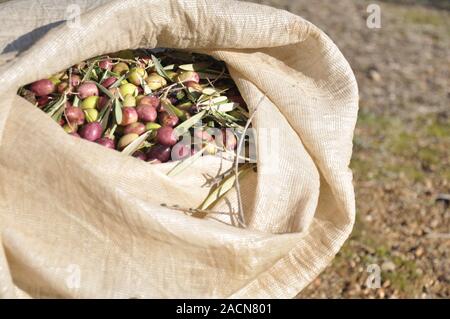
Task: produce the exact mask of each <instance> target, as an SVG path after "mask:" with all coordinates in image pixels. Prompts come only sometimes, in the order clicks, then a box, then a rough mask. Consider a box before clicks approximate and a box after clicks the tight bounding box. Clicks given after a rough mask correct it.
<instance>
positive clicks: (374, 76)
mask: <svg viewBox="0 0 450 319" xmlns="http://www.w3.org/2000/svg"><path fill="white" fill-rule="evenodd" d="M367 75H368V77H369V79H371V80H372V81H374V82H380V81H381V75H380V73H378V71H377V70H375V69H370V70H369V71H368V73H367Z"/></svg>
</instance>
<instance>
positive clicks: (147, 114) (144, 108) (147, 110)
mask: <svg viewBox="0 0 450 319" xmlns="http://www.w3.org/2000/svg"><path fill="white" fill-rule="evenodd" d="M136 112H137V114H138V118H139V120H141V121H143V122H153V121H155V120H156V117H157V116H158V114H157V113H156V109H155V108H154V107H153V106H151V105H147V104H140V105H139V106H138V107H137V108H136Z"/></svg>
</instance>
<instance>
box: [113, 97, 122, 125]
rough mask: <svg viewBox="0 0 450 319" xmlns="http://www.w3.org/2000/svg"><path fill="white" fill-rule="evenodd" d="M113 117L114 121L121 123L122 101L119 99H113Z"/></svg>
mask: <svg viewBox="0 0 450 319" xmlns="http://www.w3.org/2000/svg"><path fill="white" fill-rule="evenodd" d="M114 118H115V119H116V123H117V124H120V123H122V103H121V102H120V100H119V99H117V98H116V99H114Z"/></svg>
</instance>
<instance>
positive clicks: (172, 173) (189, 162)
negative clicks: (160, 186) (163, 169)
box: [167, 146, 206, 176]
mask: <svg viewBox="0 0 450 319" xmlns="http://www.w3.org/2000/svg"><path fill="white" fill-rule="evenodd" d="M205 150H206V146H205V147H204V148H202V149H201V150H200V151H198V152H197V153H195V154H194V155H192V156H189V157H186V158H185V159H183V160H182V161H181V162H179V163H178V164H177V165H175V166H174V167H173V168H172V169H171V170H170V171H169V172H168V173H167V176H175V175H178V174H180V173H181V172H182V171H184V170H185V169H186V168H188V167H189V166H191V165H192V164H193V163H194V162H195V161H196V160H197V159H199V158H200V157H201V156H202V155H203V153H204V152H205Z"/></svg>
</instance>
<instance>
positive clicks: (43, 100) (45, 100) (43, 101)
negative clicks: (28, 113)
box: [36, 95, 50, 107]
mask: <svg viewBox="0 0 450 319" xmlns="http://www.w3.org/2000/svg"><path fill="white" fill-rule="evenodd" d="M36 102H37V104H38V106H39V107H42V106H44V105H46V104H47V103H48V102H50V97H49V96H48V95H44V96H40V97H38V98H37V100H36Z"/></svg>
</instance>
